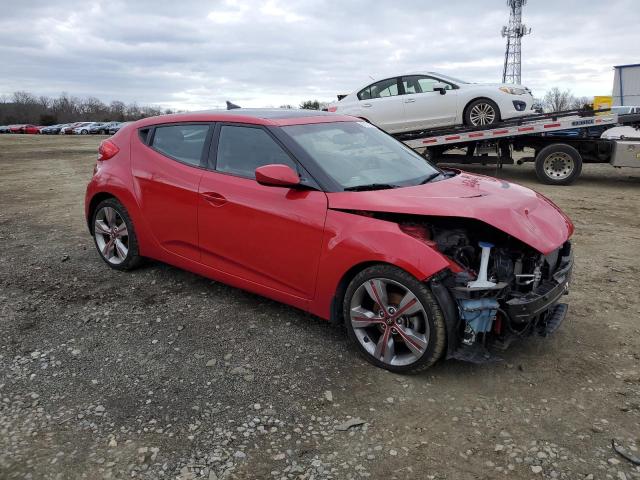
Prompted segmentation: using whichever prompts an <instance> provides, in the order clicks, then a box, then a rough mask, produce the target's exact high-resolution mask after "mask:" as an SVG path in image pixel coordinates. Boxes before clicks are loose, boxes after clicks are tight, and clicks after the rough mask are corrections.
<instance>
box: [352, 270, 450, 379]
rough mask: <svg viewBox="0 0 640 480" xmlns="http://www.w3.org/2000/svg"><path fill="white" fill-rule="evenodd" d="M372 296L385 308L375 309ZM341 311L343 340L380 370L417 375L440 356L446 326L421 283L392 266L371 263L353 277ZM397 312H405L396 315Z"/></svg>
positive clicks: (376, 305)
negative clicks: (346, 338) (353, 345)
mask: <svg viewBox="0 0 640 480" xmlns="http://www.w3.org/2000/svg"><path fill="white" fill-rule="evenodd" d="M381 292H382V293H381ZM385 297H386V298H385ZM376 298H378V299H379V301H380V302H381V303H382V304H383V305H386V308H384V309H381V308H379V303H378V301H377V300H376ZM342 307H343V308H342V310H343V316H344V323H345V326H346V328H347V333H348V335H349V338H350V339H351V341H352V342H353V343H354V344H355V345H356V347H357V348H358V351H359V352H360V353H361V354H362V355H363V356H364V358H365V359H366V360H367V361H369V362H370V363H372V364H374V365H376V366H378V367H380V368H384V369H386V370H389V371H392V372H396V373H410V372H418V371H421V370H424V369H426V368H428V367H430V366H431V365H433V364H434V363H436V362H437V361H438V360H439V359H440V358H441V357H442V355H443V353H444V350H445V346H446V327H445V322H444V316H443V314H442V311H441V310H440V307H439V306H438V303H437V302H436V300H435V298H434V297H433V295H432V294H431V291H430V290H429V288H428V286H427V285H426V284H424V283H422V282H420V281H418V280H417V279H416V278H415V277H414V276H413V275H411V274H409V273H407V272H406V271H404V270H402V269H400V268H398V267H395V266H393V265H374V266H372V267H368V268H366V269H364V270H363V271H361V272H360V273H358V274H357V275H356V276H355V277H354V278H353V280H351V282H350V283H349V286H348V287H347V290H346V292H345V295H344V298H343V302H342ZM375 310H377V311H375ZM383 310H386V312H385V313H384V314H383ZM402 311H404V312H409V313H408V314H405V315H399V316H398V313H401V312H402ZM385 337H386V342H385Z"/></svg>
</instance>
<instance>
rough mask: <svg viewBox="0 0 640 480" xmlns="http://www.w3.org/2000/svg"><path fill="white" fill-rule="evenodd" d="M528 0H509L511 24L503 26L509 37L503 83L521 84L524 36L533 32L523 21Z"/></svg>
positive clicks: (505, 54)
mask: <svg viewBox="0 0 640 480" xmlns="http://www.w3.org/2000/svg"><path fill="white" fill-rule="evenodd" d="M526 3H527V0H507V5H508V6H509V10H510V13H509V25H508V26H504V27H502V31H501V33H502V37H506V38H507V49H506V50H505V52H504V69H503V70H502V83H515V84H517V85H520V82H521V66H522V50H521V44H522V37H524V36H525V35H528V34H529V33H531V29H530V28H528V27H527V26H526V25H524V24H523V23H522V7H524V6H525V5H526Z"/></svg>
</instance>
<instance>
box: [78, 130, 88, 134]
mask: <svg viewBox="0 0 640 480" xmlns="http://www.w3.org/2000/svg"><path fill="white" fill-rule="evenodd" d="M80 133H81V134H82V135H88V134H89V131H87V130H82V131H80Z"/></svg>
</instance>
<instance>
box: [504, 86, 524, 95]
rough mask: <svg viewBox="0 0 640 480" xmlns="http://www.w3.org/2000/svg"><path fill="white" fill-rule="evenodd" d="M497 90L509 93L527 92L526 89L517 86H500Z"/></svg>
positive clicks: (521, 93) (520, 93) (522, 93)
mask: <svg viewBox="0 0 640 480" xmlns="http://www.w3.org/2000/svg"><path fill="white" fill-rule="evenodd" d="M499 90H500V91H501V92H504V93H508V94H510V95H524V94H525V93H527V90H526V89H525V88H519V87H500V88H499Z"/></svg>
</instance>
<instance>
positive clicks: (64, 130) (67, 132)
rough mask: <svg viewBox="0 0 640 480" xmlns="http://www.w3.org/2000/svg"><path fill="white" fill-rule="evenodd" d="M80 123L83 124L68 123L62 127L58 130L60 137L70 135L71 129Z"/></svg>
mask: <svg viewBox="0 0 640 480" xmlns="http://www.w3.org/2000/svg"><path fill="white" fill-rule="evenodd" d="M82 123H83V122H75V123H68V124H67V125H66V126H65V127H62V129H60V135H72V134H73V129H74V128H76V127H77V126H79V125H80V124H82Z"/></svg>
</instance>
